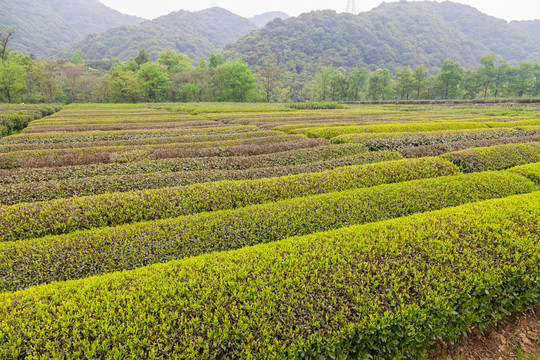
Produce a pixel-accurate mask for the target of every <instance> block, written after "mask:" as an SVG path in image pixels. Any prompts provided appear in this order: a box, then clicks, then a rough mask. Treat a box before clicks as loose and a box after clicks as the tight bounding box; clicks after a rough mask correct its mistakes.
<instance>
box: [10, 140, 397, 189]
mask: <svg viewBox="0 0 540 360" xmlns="http://www.w3.org/2000/svg"><path fill="white" fill-rule="evenodd" d="M325 143H326V142H325V141H324V140H323V141H321V142H320V143H319V144H320V145H321V146H316V147H308V148H305V149H295V150H286V151H281V152H274V153H269V154H262V155H253V156H231V157H221V156H215V157H196V158H172V159H161V160H153V161H139V162H131V163H125V164H119V163H112V164H91V165H81V166H65V167H61V168H41V169H14V170H0V184H2V185H8V184H19V183H26V182H35V181H50V180H68V179H80V178H86V177H93V176H120V175H136V174H148V173H154V172H161V173H170V172H179V171H197V170H199V171H203V170H245V169H251V168H263V167H265V168H266V167H275V166H288V165H302V164H309V163H314V162H319V161H324V160H332V159H338V158H342V157H347V156H352V155H359V154H365V156H366V159H368V158H370V157H371V156H372V155H371V154H370V153H367V152H366V148H365V147H363V146H362V145H358V144H343V145H324V144H325ZM395 156H397V157H398V158H396V159H395V160H398V159H399V158H401V156H399V155H395ZM388 160H391V159H388Z"/></svg>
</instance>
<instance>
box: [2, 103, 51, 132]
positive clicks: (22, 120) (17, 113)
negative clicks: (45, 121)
mask: <svg viewBox="0 0 540 360" xmlns="http://www.w3.org/2000/svg"><path fill="white" fill-rule="evenodd" d="M59 109H60V107H57V106H47V105H24V106H7V107H3V108H0V138H2V137H5V136H8V135H9V134H11V133H12V132H14V131H21V130H23V129H24V128H26V127H27V126H28V124H30V122H31V121H33V120H36V119H40V118H42V117H44V116H48V115H51V114H53V113H54V112H56V111H58V110H59Z"/></svg>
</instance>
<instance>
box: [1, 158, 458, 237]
mask: <svg viewBox="0 0 540 360" xmlns="http://www.w3.org/2000/svg"><path fill="white" fill-rule="evenodd" d="M457 173H459V170H458V169H457V167H456V166H455V165H453V164H451V163H449V162H447V161H446V160H442V159H438V158H423V159H408V160H399V161H391V162H382V163H375V164H368V165H359V166H349V167H343V168H338V169H335V170H328V171H324V172H318V173H309V174H301V175H291V176H284V177H278V178H269V179H260V180H241V181H221V182H213V183H204V184H195V185H190V186H185V187H174V188H163V189H156V190H144V191H135V192H125V193H111V194H103V195H95V196H89V197H82V198H71V199H62V200H54V201H50V202H41V203H31V204H19V205H13V206H10V207H1V208H0V217H1V218H2V219H3V220H4V221H2V223H0V241H14V240H20V239H26V238H33V237H42V236H46V235H55V234H64V233H69V232H72V231H76V230H82V229H92V228H97V227H104V226H113V225H120V224H125V223H131V222H138V221H145V220H155V219H165V218H171V217H177V216H181V215H189V214H194V213H199V212H204V211H215V210H223V209H231V208H236V207H243V206H247V205H252V204H260V203H265V202H269V201H279V200H282V199H289V198H294V197H299V196H307V195H315V194H321V193H327V192H332V191H344V190H349V189H355V188H362V187H369V186H375V185H381V184H387V183H396V182H403V181H409V180H414V179H423V178H432V177H439V176H444V175H454V174H457Z"/></svg>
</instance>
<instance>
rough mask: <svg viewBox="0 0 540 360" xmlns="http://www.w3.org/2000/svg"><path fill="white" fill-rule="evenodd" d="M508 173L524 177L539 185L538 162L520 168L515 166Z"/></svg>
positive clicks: (539, 164)
mask: <svg viewBox="0 0 540 360" xmlns="http://www.w3.org/2000/svg"><path fill="white" fill-rule="evenodd" d="M508 171H511V172H513V173H516V174H520V175H522V176H525V177H526V178H528V179H530V180H531V181H534V182H535V183H536V184H538V185H540V162H538V163H534V164H528V165H522V166H516V167H513V168H511V169H509V170H508Z"/></svg>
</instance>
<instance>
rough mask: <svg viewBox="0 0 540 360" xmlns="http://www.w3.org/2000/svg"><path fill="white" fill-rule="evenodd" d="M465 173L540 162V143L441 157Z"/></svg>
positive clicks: (489, 148)
mask: <svg viewBox="0 0 540 360" xmlns="http://www.w3.org/2000/svg"><path fill="white" fill-rule="evenodd" d="M441 157H442V158H443V159H446V160H449V161H451V162H453V163H454V164H456V165H457V166H459V168H460V169H462V170H463V171H464V172H473V171H486V170H503V169H508V168H511V167H514V166H517V165H523V164H529V163H534V162H540V142H535V143H527V144H506V145H497V146H491V147H484V148H472V149H467V150H461V151H456V152H452V153H448V154H445V155H441Z"/></svg>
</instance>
